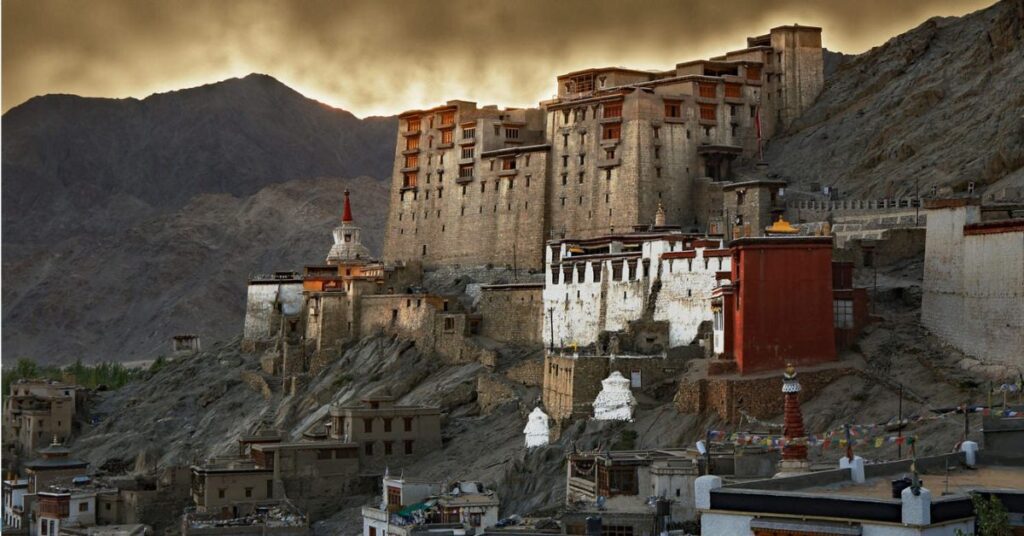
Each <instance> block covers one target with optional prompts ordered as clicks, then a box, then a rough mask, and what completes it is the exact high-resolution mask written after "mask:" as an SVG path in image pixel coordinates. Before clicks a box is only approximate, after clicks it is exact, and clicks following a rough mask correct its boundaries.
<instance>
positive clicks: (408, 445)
mask: <svg viewBox="0 0 1024 536" xmlns="http://www.w3.org/2000/svg"><path fill="white" fill-rule="evenodd" d="M404 443H405V453H406V454H412V440H411V439H406V440H405V442H404Z"/></svg>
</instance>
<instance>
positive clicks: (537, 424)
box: [523, 407, 550, 449]
mask: <svg viewBox="0 0 1024 536" xmlns="http://www.w3.org/2000/svg"><path fill="white" fill-rule="evenodd" d="M523 435H525V436H526V448H528V449H529V448H533V447H543V446H545V445H547V444H548V442H549V441H550V429H549V427H548V414H547V413H544V410H542V409H540V408H539V407H538V408H533V411H531V412H530V416H529V417H528V418H527V420H526V428H523Z"/></svg>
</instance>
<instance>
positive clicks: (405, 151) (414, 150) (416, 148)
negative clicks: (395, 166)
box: [402, 147, 420, 156]
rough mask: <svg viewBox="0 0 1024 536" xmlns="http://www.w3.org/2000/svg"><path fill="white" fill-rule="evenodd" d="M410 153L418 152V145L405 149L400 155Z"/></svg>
mask: <svg viewBox="0 0 1024 536" xmlns="http://www.w3.org/2000/svg"><path fill="white" fill-rule="evenodd" d="M411 154H420V148H419V147H413V148H411V149H406V150H404V151H402V155H403V156H408V155H411Z"/></svg>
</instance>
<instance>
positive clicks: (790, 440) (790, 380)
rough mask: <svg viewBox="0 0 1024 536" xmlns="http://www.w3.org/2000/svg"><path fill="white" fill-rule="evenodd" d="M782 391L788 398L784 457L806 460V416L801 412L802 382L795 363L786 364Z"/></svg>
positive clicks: (783, 433)
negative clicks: (799, 379)
mask: <svg viewBox="0 0 1024 536" xmlns="http://www.w3.org/2000/svg"><path fill="white" fill-rule="evenodd" d="M782 393H783V396H784V397H785V398H786V406H785V413H784V415H785V420H784V423H783V427H782V435H783V437H785V439H786V444H785V445H784V446H783V447H782V459H783V460H784V461H785V460H801V461H802V460H806V459H807V443H806V436H805V434H804V418H803V415H802V414H801V413H800V382H799V381H798V380H797V379H796V369H794V368H793V365H788V366H786V372H785V373H783V375H782ZM794 440H795V441H794Z"/></svg>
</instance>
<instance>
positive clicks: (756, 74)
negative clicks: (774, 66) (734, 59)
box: [747, 65, 761, 80]
mask: <svg viewBox="0 0 1024 536" xmlns="http://www.w3.org/2000/svg"><path fill="white" fill-rule="evenodd" d="M760 79H761V66H760V65H747V80H760Z"/></svg>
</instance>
